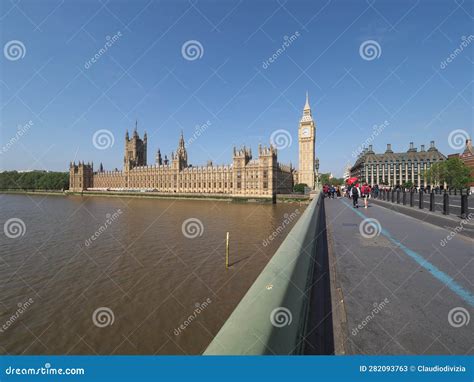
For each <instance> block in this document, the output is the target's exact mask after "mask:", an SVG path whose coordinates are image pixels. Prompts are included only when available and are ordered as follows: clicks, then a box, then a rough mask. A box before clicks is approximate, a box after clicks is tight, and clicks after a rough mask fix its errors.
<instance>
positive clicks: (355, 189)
mask: <svg viewBox="0 0 474 382" xmlns="http://www.w3.org/2000/svg"><path fill="white" fill-rule="evenodd" d="M371 193H372V188H371V187H370V186H369V185H368V184H367V183H364V184H363V185H362V186H360V185H359V183H356V184H352V185H350V186H349V187H348V197H349V198H351V199H352V206H353V207H354V208H359V198H362V199H364V208H368V207H369V198H370V195H371Z"/></svg>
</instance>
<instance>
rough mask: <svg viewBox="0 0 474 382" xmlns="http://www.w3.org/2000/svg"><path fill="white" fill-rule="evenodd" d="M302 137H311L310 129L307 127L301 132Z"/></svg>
mask: <svg viewBox="0 0 474 382" xmlns="http://www.w3.org/2000/svg"><path fill="white" fill-rule="evenodd" d="M301 136H303V137H309V129H308V128H307V127H305V128H304V129H303V130H302V131H301Z"/></svg>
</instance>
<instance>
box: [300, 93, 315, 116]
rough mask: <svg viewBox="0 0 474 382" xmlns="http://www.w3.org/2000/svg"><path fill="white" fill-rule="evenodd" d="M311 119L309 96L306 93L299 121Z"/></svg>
mask: <svg viewBox="0 0 474 382" xmlns="http://www.w3.org/2000/svg"><path fill="white" fill-rule="evenodd" d="M312 119H313V117H312V115H311V107H310V106H309V95H308V92H306V103H305V104H304V108H303V118H301V121H302V122H304V121H311V120H312Z"/></svg>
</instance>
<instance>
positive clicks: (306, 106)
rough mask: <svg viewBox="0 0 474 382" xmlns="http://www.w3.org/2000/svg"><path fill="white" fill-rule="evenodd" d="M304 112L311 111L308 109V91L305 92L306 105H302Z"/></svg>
mask: <svg viewBox="0 0 474 382" xmlns="http://www.w3.org/2000/svg"><path fill="white" fill-rule="evenodd" d="M304 110H311V108H310V107H309V96H308V91H307V90H306V103H305V105H304Z"/></svg>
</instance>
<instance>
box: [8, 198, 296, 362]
mask: <svg viewBox="0 0 474 382" xmlns="http://www.w3.org/2000/svg"><path fill="white" fill-rule="evenodd" d="M304 208H305V206H302V205H299V204H294V203H293V204H277V205H271V204H254V203H230V202H221V201H215V202H214V201H207V200H198V201H193V200H164V199H146V198H122V197H120V198H118V197H80V196H67V197H65V196H28V195H0V224H1V227H0V228H2V229H3V230H2V232H0V354H200V353H201V352H202V351H203V350H205V348H206V346H207V345H208V344H209V342H210V341H211V340H212V338H213V336H214V335H215V334H216V333H217V332H218V330H219V329H220V327H221V326H222V325H223V323H224V322H225V320H226V319H227V318H228V316H229V315H230V314H231V312H232V311H233V309H234V308H235V307H236V305H237V304H238V302H239V301H240V300H241V298H242V297H243V296H244V294H245V292H246V291H247V290H248V288H249V287H250V286H251V285H252V283H253V281H254V280H255V279H256V278H257V276H258V274H259V273H260V272H261V270H262V269H263V268H264V266H265V265H266V264H267V262H268V260H269V259H270V258H271V256H272V255H273V253H274V252H275V250H276V249H277V248H278V246H279V245H280V244H281V242H282V241H283V239H284V237H285V236H286V235H287V233H288V232H289V231H290V229H291V227H292V226H293V225H294V223H295V222H296V221H297V220H298V218H299V216H300V215H301V213H302V212H303V210H304ZM278 227H280V228H279V229H278V232H281V233H279V234H277V235H274V236H275V237H274V238H273V239H272V240H270V239H269V237H270V236H272V237H273V235H272V233H273V232H275V233H276V230H277V228H278ZM226 232H229V233H230V265H231V266H230V268H229V269H226V268H225V237H226ZM265 239H266V240H265Z"/></svg>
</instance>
